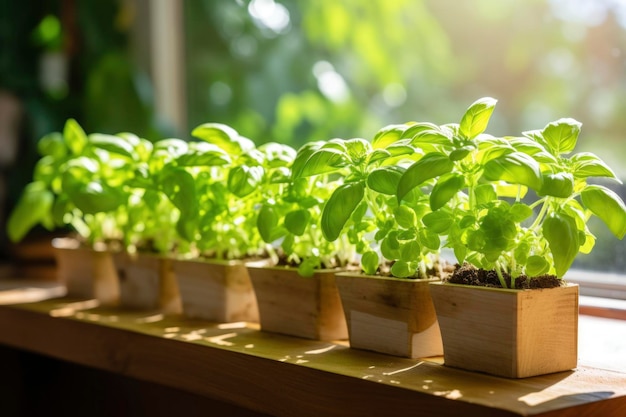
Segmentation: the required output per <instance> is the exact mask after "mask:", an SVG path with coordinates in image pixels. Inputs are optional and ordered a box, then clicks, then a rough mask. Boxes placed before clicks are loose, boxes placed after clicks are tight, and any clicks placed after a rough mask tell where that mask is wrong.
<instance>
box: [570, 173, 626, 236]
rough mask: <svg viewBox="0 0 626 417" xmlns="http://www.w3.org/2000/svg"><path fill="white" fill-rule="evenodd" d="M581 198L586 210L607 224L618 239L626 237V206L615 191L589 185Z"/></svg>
mask: <svg viewBox="0 0 626 417" xmlns="http://www.w3.org/2000/svg"><path fill="white" fill-rule="evenodd" d="M580 196H581V198H582V201H583V205H584V206H585V208H587V209H589V210H591V212H592V213H593V214H595V215H596V216H598V217H599V218H600V220H602V221H603V222H604V224H606V226H607V227H608V228H609V230H610V231H611V233H613V234H614V235H615V236H616V237H617V238H618V239H623V238H624V235H626V206H624V202H623V201H622V199H621V198H620V197H619V196H618V195H617V194H616V193H614V192H613V191H611V190H609V189H608V188H606V187H604V186H601V185H589V186H587V187H586V188H585V189H584V190H583V191H582V192H581V193H580Z"/></svg>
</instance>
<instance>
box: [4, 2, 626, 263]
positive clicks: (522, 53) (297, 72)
mask: <svg viewBox="0 0 626 417" xmlns="http://www.w3.org/2000/svg"><path fill="white" fill-rule="evenodd" d="M484 96H491V97H494V98H497V99H498V105H497V108H496V111H495V113H494V116H493V118H492V122H491V124H490V126H489V128H488V132H489V133H492V134H494V135H517V134H520V133H521V132H522V131H525V130H531V129H540V128H542V127H543V126H545V124H547V123H549V122H551V121H553V120H556V119H558V118H560V117H573V118H575V119H577V120H579V121H581V122H582V123H583V131H582V135H581V138H580V141H579V146H578V150H579V151H583V150H585V151H591V152H594V153H596V154H597V155H599V156H600V157H601V158H603V159H604V160H605V161H606V162H607V163H608V164H609V165H610V166H611V167H613V168H614V169H615V170H616V171H617V173H618V175H619V176H620V177H621V178H622V179H626V163H624V158H625V157H626V1H624V0H526V1H524V2H521V1H513V0H467V1H456V0H394V1H389V0H368V1H361V0H314V1H311V0H308V1H306V0H45V1H41V0H21V1H19V2H17V1H14V0H0V172H1V177H0V200H1V201H2V210H0V223H3V222H4V219H5V218H6V215H7V213H8V212H9V211H10V209H11V207H12V206H13V204H14V203H15V201H16V199H17V198H18V196H19V193H20V191H21V189H22V187H23V186H24V185H25V184H26V183H27V182H28V181H29V180H30V178H31V173H32V168H33V165H34V163H35V162H36V160H37V158H38V156H37V153H36V143H37V141H38V139H39V138H40V137H41V136H43V135H44V134H46V133H48V132H51V131H55V130H60V129H61V128H62V126H63V124H64V122H65V120H66V119H67V118H69V117H73V118H75V119H77V120H78V121H79V123H80V124H81V125H82V126H83V127H84V128H85V130H86V131H87V132H88V133H91V132H103V133H118V132H121V131H130V132H134V133H137V134H139V135H141V136H143V137H145V138H147V139H150V140H157V139H160V138H164V137H172V136H176V137H180V138H183V139H189V138H190V137H189V132H190V131H191V129H192V128H193V127H195V126H196V125H198V124H201V123H204V122H210V121H211V122H221V123H226V124H229V125H232V126H233V127H235V128H236V129H237V130H238V131H239V132H240V133H242V134H244V135H246V136H248V137H250V138H251V139H253V140H254V141H255V142H257V143H263V142H268V141H278V142H283V143H289V144H291V145H293V146H299V145H301V144H303V143H305V142H306V141H310V140H319V139H330V138H333V137H343V138H349V137H364V138H371V137H372V136H373V134H374V133H375V132H376V130H378V129H379V128H380V127H382V126H384V125H386V124H390V123H403V122H407V121H412V120H414V121H431V122H433V123H437V124H443V123H449V122H458V121H459V119H460V117H461V115H462V114H463V112H464V110H465V109H466V108H467V107H468V106H469V104H471V103H472V102H473V101H474V100H476V99H478V98H480V97H484ZM606 185H609V186H610V187H612V188H613V189H614V190H616V191H617V192H618V193H620V194H621V195H622V196H623V197H624V195H625V191H624V187H622V186H620V185H619V184H615V183H607V184H606ZM591 227H592V231H593V232H594V233H595V234H596V235H597V236H598V237H599V239H598V243H597V246H596V249H595V250H594V252H593V253H592V255H589V256H581V257H579V258H578V260H577V263H576V266H577V267H579V268H586V269H600V270H605V271H621V272H623V271H625V270H626V256H624V255H626V244H625V243H624V242H621V241H618V240H617V239H615V238H614V237H612V236H611V235H610V233H608V232H607V231H606V229H605V228H604V227H603V226H602V225H600V224H599V222H592V224H591ZM2 230H4V226H2ZM2 246H3V252H2V253H3V257H7V256H9V255H8V252H7V251H6V250H5V248H6V238H3V240H2Z"/></svg>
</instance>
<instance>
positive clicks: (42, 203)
mask: <svg viewBox="0 0 626 417" xmlns="http://www.w3.org/2000/svg"><path fill="white" fill-rule="evenodd" d="M53 203H54V194H52V192H51V191H50V190H49V189H48V188H47V187H46V185H45V184H44V183H42V182H31V183H30V184H28V185H27V186H26V187H25V188H24V191H23V192H22V195H21V196H20V198H19V200H18V202H17V204H16V206H15V208H14V209H13V211H12V212H11V215H10V216H9V219H8V222H7V234H8V236H9V239H11V241H12V242H19V241H20V240H22V239H23V238H24V236H26V234H27V233H28V232H29V231H30V229H32V228H33V227H34V226H35V225H37V224H39V223H41V222H42V221H43V220H44V218H46V217H47V216H49V215H50V212H51V210H52V205H53Z"/></svg>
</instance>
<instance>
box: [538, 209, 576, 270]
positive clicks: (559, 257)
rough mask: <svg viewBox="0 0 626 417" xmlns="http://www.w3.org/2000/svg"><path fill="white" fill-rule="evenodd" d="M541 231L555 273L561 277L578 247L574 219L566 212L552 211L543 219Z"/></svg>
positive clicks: (572, 260)
mask: <svg viewBox="0 0 626 417" xmlns="http://www.w3.org/2000/svg"><path fill="white" fill-rule="evenodd" d="M542 232H543V236H544V237H545V238H546V240H547V241H548V245H549V247H550V252H552V259H553V261H554V268H555V270H556V275H557V276H558V277H559V278H560V277H563V275H565V273H566V272H567V270H568V269H569V268H570V266H571V265H572V262H574V259H575V258H576V255H577V254H578V252H579V249H580V241H579V237H578V228H577V227H576V221H575V220H574V219H573V218H572V217H570V216H568V215H566V214H559V213H552V214H551V215H550V216H549V217H547V218H546V219H545V220H544V222H543V228H542Z"/></svg>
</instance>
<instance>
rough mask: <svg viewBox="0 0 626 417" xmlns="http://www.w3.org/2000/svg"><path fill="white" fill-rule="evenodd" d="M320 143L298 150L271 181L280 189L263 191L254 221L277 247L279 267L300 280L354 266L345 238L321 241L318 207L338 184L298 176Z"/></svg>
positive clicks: (351, 248)
mask: <svg viewBox="0 0 626 417" xmlns="http://www.w3.org/2000/svg"><path fill="white" fill-rule="evenodd" d="M321 143H322V142H310V143H307V144H305V145H304V146H302V147H301V148H300V149H299V150H298V152H297V154H296V155H295V158H294V159H293V161H292V163H290V164H289V165H288V166H285V167H283V169H282V170H281V172H280V175H277V176H276V178H274V179H273V180H272V182H274V183H277V184H280V185H281V188H280V189H277V188H267V189H266V190H265V195H264V199H263V204H262V206H261V209H260V212H259V216H258V219H257V228H258V230H259V232H260V234H261V236H262V238H263V239H264V240H265V241H266V242H268V243H273V244H274V245H275V246H276V247H277V249H278V252H277V255H278V256H279V258H281V261H282V263H284V264H285V265H292V266H296V267H297V268H298V272H299V273H300V275H302V276H311V275H313V273H314V272H315V270H317V269H324V268H344V267H347V266H349V265H351V264H353V263H354V262H355V249H354V245H353V244H351V243H350V242H349V241H348V239H347V238H345V237H342V238H339V239H336V240H334V241H332V242H331V241H329V240H327V239H325V238H324V232H323V230H324V228H323V223H322V222H323V220H322V207H323V205H324V203H325V202H326V201H327V200H328V199H329V198H330V197H331V195H332V193H333V190H334V189H336V188H337V187H338V186H339V182H338V181H337V180H336V179H333V178H330V176H328V175H320V176H318V177H317V178H304V177H301V176H300V175H298V172H300V170H301V169H302V167H303V164H304V162H305V161H306V159H307V158H308V156H309V155H310V153H311V152H312V150H314V149H317V148H318V147H320V146H321ZM273 146H274V145H273Z"/></svg>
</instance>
